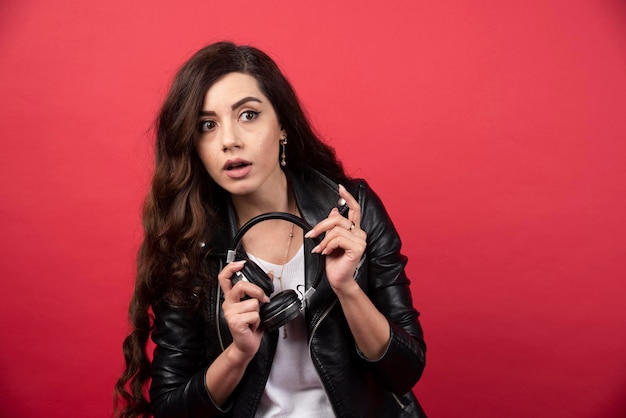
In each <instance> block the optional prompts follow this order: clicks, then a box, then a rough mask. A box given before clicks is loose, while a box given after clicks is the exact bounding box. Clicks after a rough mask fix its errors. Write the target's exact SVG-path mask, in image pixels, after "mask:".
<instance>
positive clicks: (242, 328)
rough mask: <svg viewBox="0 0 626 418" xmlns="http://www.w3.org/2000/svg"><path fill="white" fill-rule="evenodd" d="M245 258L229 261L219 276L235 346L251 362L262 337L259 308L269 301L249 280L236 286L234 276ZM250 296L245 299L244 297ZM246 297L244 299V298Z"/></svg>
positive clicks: (224, 307)
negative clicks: (233, 282)
mask: <svg viewBox="0 0 626 418" xmlns="http://www.w3.org/2000/svg"><path fill="white" fill-rule="evenodd" d="M244 264H245V261H235V262H232V263H229V264H227V265H226V266H225V267H224V268H223V269H222V271H221V272H220V274H219V275H218V276H217V277H218V280H219V283H220V286H221V288H222V292H224V303H223V304H222V309H223V310H224V318H225V319H226V322H227V323H228V328H229V329H230V333H231V335H232V336H233V346H234V348H235V349H236V353H237V354H239V355H241V360H242V361H244V362H248V361H250V360H251V359H252V357H254V355H255V354H256V352H257V350H258V349H259V345H260V344H261V337H262V336H263V328H262V326H261V316H260V314H259V307H260V305H261V304H262V303H267V302H269V298H268V297H267V296H266V295H265V293H264V292H263V290H262V289H261V288H260V287H259V286H257V285H255V284H252V283H250V282H247V281H243V280H241V281H239V282H237V283H236V284H235V285H234V286H233V285H232V283H231V277H232V275H233V274H234V273H235V272H237V271H239V270H241V269H242V268H243V266H244ZM246 296H247V297H248V298H246V299H244V298H245V297H246ZM242 299H243V300H242Z"/></svg>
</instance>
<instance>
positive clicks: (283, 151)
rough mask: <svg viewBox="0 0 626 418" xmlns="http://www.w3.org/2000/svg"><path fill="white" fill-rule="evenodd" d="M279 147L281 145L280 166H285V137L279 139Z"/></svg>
mask: <svg viewBox="0 0 626 418" xmlns="http://www.w3.org/2000/svg"><path fill="white" fill-rule="evenodd" d="M280 145H282V154H281V155H280V165H281V166H283V167H284V166H286V165H287V161H286V160H285V157H286V155H285V148H287V135H283V136H281V137H280Z"/></svg>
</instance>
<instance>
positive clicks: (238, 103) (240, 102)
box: [230, 96, 263, 110]
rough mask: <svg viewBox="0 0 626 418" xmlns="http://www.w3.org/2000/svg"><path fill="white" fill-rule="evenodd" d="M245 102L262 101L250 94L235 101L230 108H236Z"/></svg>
mask: <svg viewBox="0 0 626 418" xmlns="http://www.w3.org/2000/svg"><path fill="white" fill-rule="evenodd" d="M247 102H258V103H263V102H262V101H261V100H260V99H257V98H256V97H252V96H248V97H244V98H243V99H241V100H239V101H237V102H236V103H235V104H233V105H232V106H231V107H230V108H231V109H233V110H235V109H237V108H238V107H239V106H241V105H242V104H244V103H247Z"/></svg>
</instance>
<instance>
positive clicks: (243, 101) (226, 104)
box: [196, 73, 285, 195]
mask: <svg viewBox="0 0 626 418" xmlns="http://www.w3.org/2000/svg"><path fill="white" fill-rule="evenodd" d="M198 129H199V131H200V137H199V140H198V143H197V145H196V150H197V152H198V155H199V156H200V159H201V160H202V163H203V164H204V167H205V168H206V170H207V172H208V173H209V175H210V176H211V178H212V179H213V180H214V181H215V182H216V183H217V184H219V185H220V186H221V187H222V188H224V189H225V190H227V191H228V192H229V193H231V194H234V195H250V194H257V193H265V192H267V193H270V194H271V193H272V192H274V193H275V192H276V191H277V190H278V188H279V187H280V185H281V184H282V185H284V184H285V183H284V178H285V177H284V173H283V172H282V170H281V169H280V165H279V162H278V154H279V147H280V139H281V136H282V135H283V134H284V133H285V132H284V131H283V130H282V129H281V126H280V124H279V122H278V117H277V116H276V112H275V111H274V107H273V106H272V104H271V103H270V101H269V99H268V98H267V97H265V95H263V93H261V90H260V89H259V86H258V83H257V81H256V79H255V78H254V77H252V76H250V75H248V74H242V73H229V74H226V75H225V76H223V77H222V78H220V79H218V81H217V82H215V84H213V85H212V86H211V87H210V88H209V90H208V91H207V93H206V95H205V96H204V104H203V106H202V111H201V112H200V116H199V118H198Z"/></svg>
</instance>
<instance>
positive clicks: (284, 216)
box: [226, 212, 318, 263]
mask: <svg viewBox="0 0 626 418" xmlns="http://www.w3.org/2000/svg"><path fill="white" fill-rule="evenodd" d="M270 219H280V220H283V221H287V222H291V223H293V224H295V225H297V226H299V227H300V228H302V229H303V230H304V232H305V233H306V232H308V231H310V230H311V229H313V227H312V226H311V225H309V223H308V222H307V221H305V220H304V219H302V218H300V217H298V216H296V215H293V214H291V213H287V212H268V213H263V214H261V215H258V216H255V217H254V218H252V219H250V220H249V221H248V222H246V223H245V224H243V226H242V227H241V229H239V231H237V234H236V235H235V237H234V238H233V242H232V244H231V246H230V248H231V249H230V250H228V255H227V257H226V262H227V263H230V262H232V261H234V260H235V254H236V252H237V248H238V247H239V245H240V243H241V240H242V239H243V236H244V235H245V233H246V232H248V230H249V229H250V228H252V227H253V226H254V225H256V224H258V223H260V222H263V221H268V220H270ZM316 242H318V240H316Z"/></svg>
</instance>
